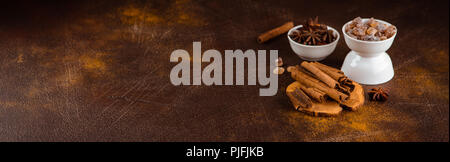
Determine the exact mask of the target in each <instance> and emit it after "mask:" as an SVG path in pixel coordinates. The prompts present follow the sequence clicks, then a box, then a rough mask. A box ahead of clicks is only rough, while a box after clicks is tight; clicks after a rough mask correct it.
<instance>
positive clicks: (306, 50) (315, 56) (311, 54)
mask: <svg viewBox="0 0 450 162" xmlns="http://www.w3.org/2000/svg"><path fill="white" fill-rule="evenodd" d="M302 26H303V25H297V26H295V27H293V28H292V29H291V30H289V32H288V33H287V37H288V39H289V44H290V45H291V48H292V50H293V51H294V52H295V54H297V55H298V56H299V57H300V58H302V59H303V60H307V61H321V60H323V59H325V58H326V57H327V56H328V55H330V54H331V53H333V51H334V49H335V48H336V45H337V42H338V41H339V37H340V36H339V32H338V31H337V30H336V29H334V28H332V27H328V29H329V30H332V31H333V34H334V36H335V37H336V40H334V41H333V42H331V43H329V44H325V45H318V46H312V45H304V44H300V43H298V42H296V41H294V40H292V39H291V37H289V35H291V33H292V32H293V31H294V30H297V29H298V28H301V27H302Z"/></svg>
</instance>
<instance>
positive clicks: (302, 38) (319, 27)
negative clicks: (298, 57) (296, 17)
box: [289, 17, 336, 45]
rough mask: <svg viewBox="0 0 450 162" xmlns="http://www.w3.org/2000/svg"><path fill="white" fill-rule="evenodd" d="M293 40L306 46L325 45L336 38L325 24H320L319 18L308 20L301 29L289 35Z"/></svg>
mask: <svg viewBox="0 0 450 162" xmlns="http://www.w3.org/2000/svg"><path fill="white" fill-rule="evenodd" d="M289 36H290V37H291V38H292V40H294V41H296V42H298V43H300V44H304V45H325V44H328V43H331V42H333V41H334V40H335V39H336V38H335V36H334V35H333V32H332V31H331V30H328V27H327V26H326V25H324V24H319V17H316V18H315V19H314V20H313V19H311V18H310V19H308V20H307V21H305V23H304V24H303V26H302V27H301V28H298V29H297V30H294V31H293V32H292V33H291V34H290V35H289Z"/></svg>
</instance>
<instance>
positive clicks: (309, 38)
mask: <svg viewBox="0 0 450 162" xmlns="http://www.w3.org/2000/svg"><path fill="white" fill-rule="evenodd" d="M303 35H304V36H306V40H305V42H304V43H303V44H306V45H318V43H319V42H320V41H321V38H320V35H319V33H318V32H316V31H313V30H312V28H309V30H307V31H304V33H303Z"/></svg>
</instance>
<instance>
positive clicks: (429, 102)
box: [0, 0, 449, 141]
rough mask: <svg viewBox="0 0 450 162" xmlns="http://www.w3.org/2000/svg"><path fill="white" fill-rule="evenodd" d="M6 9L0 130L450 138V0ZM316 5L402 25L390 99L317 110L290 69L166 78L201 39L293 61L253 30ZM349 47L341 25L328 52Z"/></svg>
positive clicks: (50, 135)
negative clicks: (295, 94)
mask: <svg viewBox="0 0 450 162" xmlns="http://www.w3.org/2000/svg"><path fill="white" fill-rule="evenodd" d="M0 12H1V14H0V19H1V21H0V22H1V23H0V55H1V59H0V141H448V140H449V120H448V119H449V84H448V82H449V64H448V61H449V58H448V55H449V51H448V47H449V46H448V43H449V42H448V40H449V32H448V29H449V21H448V20H449V17H448V15H449V11H448V1H443V2H440V1H431V2H430V1H394V2H392V1H380V0H376V1H364V2H362V1H315V2H311V1H279V0H278V1H275V0H274V1H237V0H236V1H235V0H233V1H228V0H227V1H225V0H224V1H190V0H180V1H148V2H147V1H127V2H112V1H106V0H105V1H96V2H90V1H73V2H72V1H68V2H67V1H66V2H52V1H41V2H28V1H17V2H11V3H6V4H3V5H2V6H1V11H0ZM316 15H318V16H319V18H320V21H321V22H323V23H325V24H328V25H329V26H331V27H334V28H336V29H338V30H340V29H341V28H342V25H343V24H344V23H346V22H348V21H349V20H351V19H353V18H354V17H357V16H361V17H372V16H373V17H375V18H378V19H382V20H385V21H388V22H390V23H392V24H394V25H396V26H397V28H398V29H399V32H398V35H397V37H396V38H395V42H394V44H393V46H392V47H391V48H390V49H389V51H388V53H389V54H390V56H391V58H392V61H393V64H394V68H395V77H394V79H393V80H391V81H390V82H388V83H386V84H383V85H380V86H382V87H385V88H386V89H388V90H389V91H390V94H391V97H390V99H389V100H388V101H387V102H385V103H377V102H370V101H366V104H365V105H364V106H363V107H361V108H360V109H359V110H358V111H356V112H344V113H343V114H342V115H340V116H338V117H333V118H318V117H310V116H307V115H304V114H303V113H300V112H296V111H294V109H293V108H292V107H291V105H290V103H289V100H288V97H287V96H286V95H285V93H284V89H285V88H286V86H287V85H288V84H289V83H291V82H292V81H293V80H292V79H291V78H290V77H289V76H288V75H282V76H280V78H279V90H278V94H277V95H276V96H273V97H260V96H258V93H259V92H258V89H259V88H260V87H259V86H180V87H176V86H173V85H172V84H170V81H169V72H170V70H171V68H172V67H173V66H174V65H175V63H170V62H169V55H170V53H171V52H172V51H173V50H176V49H186V50H188V51H189V52H190V53H192V52H191V51H192V42H193V41H201V42H202V49H203V51H205V50H207V49H217V50H219V51H221V52H222V53H223V50H225V49H244V50H245V49H255V50H257V49H266V50H271V49H274V50H278V51H279V55H280V56H281V57H282V58H283V59H284V61H285V63H286V64H288V65H293V64H297V63H299V62H300V61H301V59H299V58H298V57H297V56H296V55H295V54H294V53H293V52H292V51H291V49H290V47H289V44H288V41H287V38H286V36H285V35H283V36H281V37H279V38H276V39H274V40H272V41H270V42H267V43H265V44H262V45H261V44H257V43H256V37H257V36H258V35H259V34H260V33H262V32H264V31H266V30H268V29H271V28H273V27H275V26H278V25H281V24H283V23H284V22H286V21H290V20H292V21H294V23H295V24H299V23H302V21H303V20H305V19H306V18H308V17H313V16H316ZM341 34H342V33H341ZM348 51H349V49H348V47H347V46H346V45H345V42H344V41H343V39H341V40H339V43H338V46H337V48H336V50H335V52H334V53H333V54H332V55H331V56H329V57H328V58H327V59H326V60H324V61H322V63H325V64H327V65H330V66H334V67H337V68H339V67H340V66H341V64H342V62H343V59H344V57H345V55H346V53H347V52H348ZM371 87H372V86H364V88H365V89H366V90H367V89H369V88H371ZM366 98H367V96H366Z"/></svg>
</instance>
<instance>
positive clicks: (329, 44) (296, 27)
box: [287, 25, 340, 48]
mask: <svg viewBox="0 0 450 162" xmlns="http://www.w3.org/2000/svg"><path fill="white" fill-rule="evenodd" d="M301 27H303V25H297V26H294V27H293V28H291V29H290V30H289V31H288V33H287V37H288V39H289V41H290V42H293V43H294V44H296V45H299V46H302V47H307V48H318V47H327V46H332V45H333V44H334V43H336V42H337V41H339V37H340V34H339V32H338V31H337V30H336V29H334V28H332V27H330V26H327V28H328V29H331V30H332V31H333V33H336V34H337V38H336V40H334V41H333V42H331V43H328V44H324V45H318V46H312V45H304V44H300V43H298V42H296V41H294V40H292V39H291V37H290V36H289V35H290V34H291V33H292V31H294V30H297V29H298V28H301Z"/></svg>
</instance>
